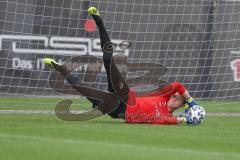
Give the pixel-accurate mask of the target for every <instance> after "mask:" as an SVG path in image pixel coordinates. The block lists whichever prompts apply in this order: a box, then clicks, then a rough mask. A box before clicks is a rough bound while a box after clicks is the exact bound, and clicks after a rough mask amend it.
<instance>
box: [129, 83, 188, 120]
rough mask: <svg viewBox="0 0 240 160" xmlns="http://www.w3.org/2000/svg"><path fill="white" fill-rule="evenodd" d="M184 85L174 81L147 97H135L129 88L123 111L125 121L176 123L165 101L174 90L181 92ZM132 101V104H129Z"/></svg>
mask: <svg viewBox="0 0 240 160" xmlns="http://www.w3.org/2000/svg"><path fill="white" fill-rule="evenodd" d="M185 90H186V89H185V87H184V86H183V84H182V83H179V82H174V83H171V84H170V85H169V86H166V87H164V88H163V89H162V90H160V91H157V92H154V93H152V94H151V95H150V96H148V97H136V96H135V92H134V91H133V90H130V92H129V95H128V97H129V98H128V105H127V109H126V113H125V120H126V122H127V123H150V124H177V118H176V117H175V116H173V114H172V113H171V112H169V110H168V107H167V102H168V100H169V99H170V97H171V95H173V94H174V93H176V92H179V93H180V94H183V93H184V92H185ZM131 103H134V105H129V104H131Z"/></svg>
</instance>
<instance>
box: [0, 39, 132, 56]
mask: <svg viewBox="0 0 240 160" xmlns="http://www.w3.org/2000/svg"><path fill="white" fill-rule="evenodd" d="M7 40H8V41H9V40H10V41H11V42H12V49H11V50H12V51H13V52H14V53H23V54H52V55H61V56H62V55H68V56H73V55H78V56H79V55H93V56H102V51H101V45H100V40H99V39H91V38H80V37H60V36H52V37H47V36H29V35H0V51H1V50H3V42H4V41H7ZM31 42H32V43H31ZM36 42H37V44H39V45H42V46H43V49H38V48H34V47H31V44H36ZM20 43H28V45H27V46H28V47H27V48H21V47H17V46H18V45H17V44H20ZM112 43H113V46H114V54H119V53H121V54H124V55H125V56H128V55H129V47H130V43H129V42H127V41H122V40H115V39H113V40H112Z"/></svg>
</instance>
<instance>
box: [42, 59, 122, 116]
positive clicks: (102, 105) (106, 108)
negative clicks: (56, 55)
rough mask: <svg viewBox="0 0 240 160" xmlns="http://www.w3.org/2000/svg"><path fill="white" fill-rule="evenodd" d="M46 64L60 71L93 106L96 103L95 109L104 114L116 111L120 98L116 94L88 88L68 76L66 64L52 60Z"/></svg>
mask: <svg viewBox="0 0 240 160" xmlns="http://www.w3.org/2000/svg"><path fill="white" fill-rule="evenodd" d="M44 63H45V64H46V65H48V66H49V67H50V68H54V69H56V70H57V71H59V72H60V73H61V74H62V75H63V76H64V77H65V78H66V79H67V81H68V82H69V83H70V84H71V85H72V86H71V87H72V88H73V89H75V90H77V91H78V92H79V93H80V94H81V95H82V96H85V97H87V98H88V99H89V100H90V101H91V102H92V103H93V105H94V103H95V106H94V107H96V108H98V109H99V110H100V111H102V113H103V114H105V113H109V112H111V111H113V110H115V108H116V106H118V104H119V98H118V97H117V96H116V95H115V94H113V93H111V92H106V91H100V90H96V89H93V88H89V87H86V86H85V85H84V84H81V81H80V79H79V78H78V77H75V76H72V75H68V74H69V71H68V70H67V67H66V66H65V65H64V64H63V65H61V64H59V63H57V62H56V61H54V60H53V59H50V58H44Z"/></svg>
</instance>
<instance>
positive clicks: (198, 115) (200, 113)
mask: <svg viewBox="0 0 240 160" xmlns="http://www.w3.org/2000/svg"><path fill="white" fill-rule="evenodd" d="M205 115H206V112H205V110H204V108H203V107H201V106H199V105H195V106H192V107H191V108H189V109H188V111H187V113H186V116H187V117H188V119H189V120H190V122H191V124H193V125H198V124H200V123H201V122H202V121H203V119H204V117H205Z"/></svg>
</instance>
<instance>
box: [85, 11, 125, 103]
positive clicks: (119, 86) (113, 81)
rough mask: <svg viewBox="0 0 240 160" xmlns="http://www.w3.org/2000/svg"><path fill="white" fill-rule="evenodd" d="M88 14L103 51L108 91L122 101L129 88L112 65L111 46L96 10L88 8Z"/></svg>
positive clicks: (113, 64)
mask: <svg viewBox="0 0 240 160" xmlns="http://www.w3.org/2000/svg"><path fill="white" fill-rule="evenodd" d="M88 13H89V14H90V15H91V16H92V17H93V19H94V20H95V22H96V24H97V26H98V29H99V34H100V42H101V48H102V51H103V62H104V67H105V70H106V73H107V80H108V90H109V91H110V92H115V93H117V95H118V96H120V97H121V98H122V99H123V98H125V96H126V95H127V94H128V91H129V88H128V85H127V84H126V83H125V80H124V79H123V78H122V76H121V73H120V72H119V70H118V68H117V66H116V65H115V63H114V59H113V57H112V56H113V45H112V42H111V40H110V37H109V36H108V34H107V31H106V29H105V26H104V24H103V21H102V19H101V17H100V14H99V12H98V10H97V9H96V8H95V7H90V8H89V9H88Z"/></svg>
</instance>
